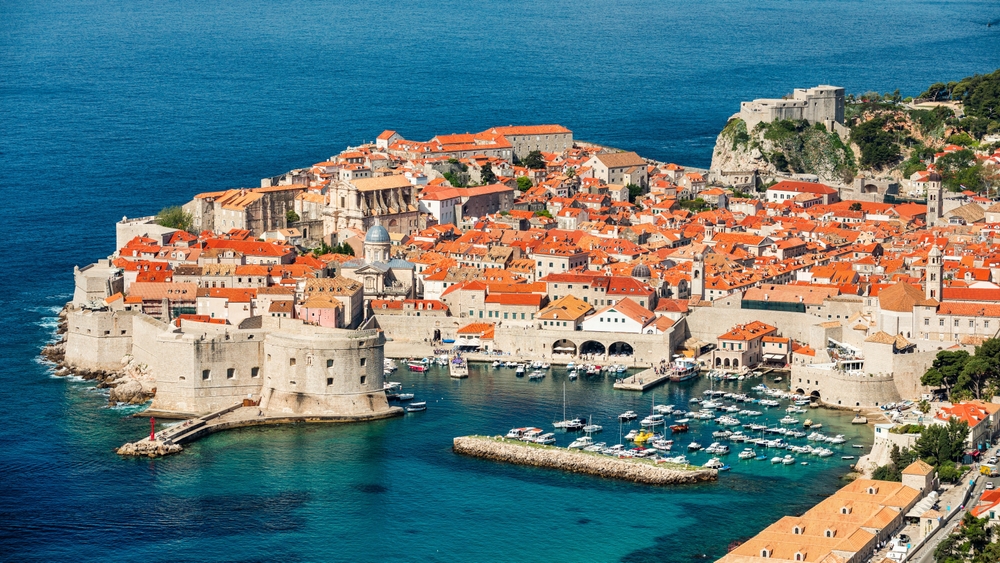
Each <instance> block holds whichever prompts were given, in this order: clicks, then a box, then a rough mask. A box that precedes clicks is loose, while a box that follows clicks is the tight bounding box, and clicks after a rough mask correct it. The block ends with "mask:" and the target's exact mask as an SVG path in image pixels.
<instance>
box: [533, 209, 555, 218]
mask: <svg viewBox="0 0 1000 563" xmlns="http://www.w3.org/2000/svg"><path fill="white" fill-rule="evenodd" d="M535 217H548V218H549V219H551V218H552V213H551V212H549V210H548V209H539V210H538V211H535Z"/></svg>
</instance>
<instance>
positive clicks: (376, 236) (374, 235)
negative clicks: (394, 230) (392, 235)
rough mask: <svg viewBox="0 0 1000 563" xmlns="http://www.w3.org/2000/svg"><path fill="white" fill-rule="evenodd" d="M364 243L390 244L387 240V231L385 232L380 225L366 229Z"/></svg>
mask: <svg viewBox="0 0 1000 563" xmlns="http://www.w3.org/2000/svg"><path fill="white" fill-rule="evenodd" d="M365 242H366V243H369V242H371V243H382V242H391V241H390V240H389V231H387V230H385V227H383V226H382V225H372V226H371V228H369V229H368V232H367V233H365Z"/></svg>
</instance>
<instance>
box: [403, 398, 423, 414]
mask: <svg viewBox="0 0 1000 563" xmlns="http://www.w3.org/2000/svg"><path fill="white" fill-rule="evenodd" d="M405 410H406V412H419V411H425V410H427V403H425V402H423V401H421V402H419V403H410V404H408V405H406V409H405Z"/></svg>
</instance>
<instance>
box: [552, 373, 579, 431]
mask: <svg viewBox="0 0 1000 563" xmlns="http://www.w3.org/2000/svg"><path fill="white" fill-rule="evenodd" d="M574 422H576V419H575V418H574V419H572V420H570V419H568V418H566V384H565V383H563V419H562V420H560V421H559V422H553V423H552V426H555V427H556V428H566V427H567V426H570V425H572V424H573V423H574Z"/></svg>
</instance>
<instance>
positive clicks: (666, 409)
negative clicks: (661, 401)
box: [653, 405, 674, 414]
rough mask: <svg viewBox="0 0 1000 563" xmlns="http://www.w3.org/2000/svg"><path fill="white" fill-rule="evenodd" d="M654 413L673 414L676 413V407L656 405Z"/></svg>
mask: <svg viewBox="0 0 1000 563" xmlns="http://www.w3.org/2000/svg"><path fill="white" fill-rule="evenodd" d="M653 411H654V412H656V413H658V414H671V413H672V412H674V406H673V405H656V406H655V407H653Z"/></svg>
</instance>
